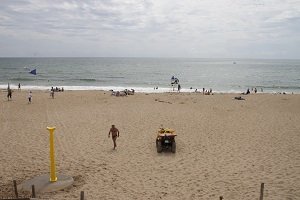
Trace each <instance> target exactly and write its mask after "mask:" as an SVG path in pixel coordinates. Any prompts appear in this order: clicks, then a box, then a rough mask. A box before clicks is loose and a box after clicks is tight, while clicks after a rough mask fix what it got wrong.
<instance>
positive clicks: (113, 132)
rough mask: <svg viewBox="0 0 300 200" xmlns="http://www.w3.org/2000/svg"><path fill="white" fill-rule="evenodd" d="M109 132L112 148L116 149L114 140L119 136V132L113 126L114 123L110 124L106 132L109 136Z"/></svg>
mask: <svg viewBox="0 0 300 200" xmlns="http://www.w3.org/2000/svg"><path fill="white" fill-rule="evenodd" d="M110 133H111V137H112V140H113V143H114V149H116V147H117V143H116V140H117V137H119V136H120V132H119V130H118V129H117V128H116V127H115V125H111V128H110V130H109V132H108V137H110Z"/></svg>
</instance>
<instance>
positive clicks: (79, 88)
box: [0, 85, 300, 95]
mask: <svg viewBox="0 0 300 200" xmlns="http://www.w3.org/2000/svg"><path fill="white" fill-rule="evenodd" d="M10 86H11V89H12V90H14V91H17V90H18V86H17V85H10ZM62 87H63V88H64V91H103V92H110V91H112V90H113V91H124V90H125V89H128V90H130V89H134V90H135V93H145V94H164V93H178V91H177V89H175V90H174V91H173V90H172V89H170V88H159V89H154V88H149V87H148V88H143V87H118V86H107V87H101V86H59V88H62ZM50 89H51V87H48V86H21V90H28V91H29V90H32V91H48V92H49V91H50ZM0 90H1V91H6V90H7V85H5V86H4V85H2V86H1V85H0ZM245 91H246V89H245ZM245 91H235V90H229V91H219V90H216V91H214V90H213V92H212V93H213V94H240V95H243V94H242V93H243V92H245ZM180 93H185V94H189V93H190V94H192V93H195V94H202V89H201V90H199V89H198V90H197V92H195V89H189V88H182V89H181V90H180ZM283 93H285V94H291V95H293V94H300V91H289V90H285V91H284V90H282V91H268V90H264V91H263V92H261V91H258V92H257V93H254V92H253V91H251V94H283Z"/></svg>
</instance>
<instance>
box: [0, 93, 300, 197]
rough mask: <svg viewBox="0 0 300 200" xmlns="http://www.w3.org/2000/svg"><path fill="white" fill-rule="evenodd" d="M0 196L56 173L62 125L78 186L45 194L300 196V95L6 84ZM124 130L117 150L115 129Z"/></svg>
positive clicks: (62, 169)
mask: <svg viewBox="0 0 300 200" xmlns="http://www.w3.org/2000/svg"><path fill="white" fill-rule="evenodd" d="M0 95H1V101H0V107H1V112H0V141H1V145H0V163H1V164H0V196H8V195H11V194H13V188H12V180H17V183H18V184H19V183H21V182H22V181H24V180H26V179H30V178H32V177H34V176H37V175H41V174H47V173H49V133H48V131H47V130H46V127H47V126H55V127H56V131H55V153H56V167H57V171H58V173H62V174H66V175H69V176H72V177H74V179H75V183H74V185H73V187H72V188H69V189H66V190H65V191H59V192H54V193H45V194H39V195H38V196H39V197H40V199H53V200H62V199H68V200H69V199H70V200H71V199H74V200H75V199H79V197H80V191H84V192H85V197H86V198H87V199H111V200H117V199H120V200H131V199H142V200H143V199H170V200H177V199H178V200H181V199H204V200H210V199H211V200H213V199H219V196H223V197H224V200H227V199H228V200H229V199H230V200H240V199H244V200H248V199H249V200H253V199H258V198H259V191H260V184H261V183H265V199H270V200H271V199H272V200H297V199H300V145H299V144H300V95H272V94H255V95H254V94H251V95H247V96H243V97H244V98H246V100H245V101H239V100H233V97H235V96H237V94H215V95H210V96H204V95H202V94H200V93H197V94H195V93H191V94H189V93H184V94H183V93H164V94H143V93H140V94H135V95H133V96H127V97H115V96H111V95H110V92H104V91H65V92H60V93H55V99H51V98H50V95H49V92H45V91H33V99H32V104H28V100H27V96H28V91H25V90H24V91H16V90H15V91H14V93H13V98H12V101H7V99H6V92H4V91H2V92H0ZM112 124H115V125H116V127H117V128H118V129H119V130H120V137H119V138H118V139H117V145H118V147H117V149H116V150H113V143H112V140H111V138H108V131H109V129H110V127H111V125H112ZM161 124H162V125H163V126H164V127H168V128H173V129H175V130H176V133H177V134H178V136H177V138H176V141H177V152H176V153H175V154H173V153H171V152H163V153H160V154H158V153H157V152H156V147H155V137H156V133H157V130H158V128H159V127H160V126H161Z"/></svg>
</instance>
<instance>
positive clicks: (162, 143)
mask: <svg viewBox="0 0 300 200" xmlns="http://www.w3.org/2000/svg"><path fill="white" fill-rule="evenodd" d="M175 136H177V134H176V133H175V131H174V130H172V129H164V128H160V129H159V131H158V134H157V137H156V149H157V153H161V152H162V151H163V150H171V151H172V152H173V153H175V152H176V142H175Z"/></svg>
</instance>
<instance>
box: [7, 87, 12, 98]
mask: <svg viewBox="0 0 300 200" xmlns="http://www.w3.org/2000/svg"><path fill="white" fill-rule="evenodd" d="M11 96H12V89H10V88H9V87H8V89H7V101H9V100H11Z"/></svg>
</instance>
